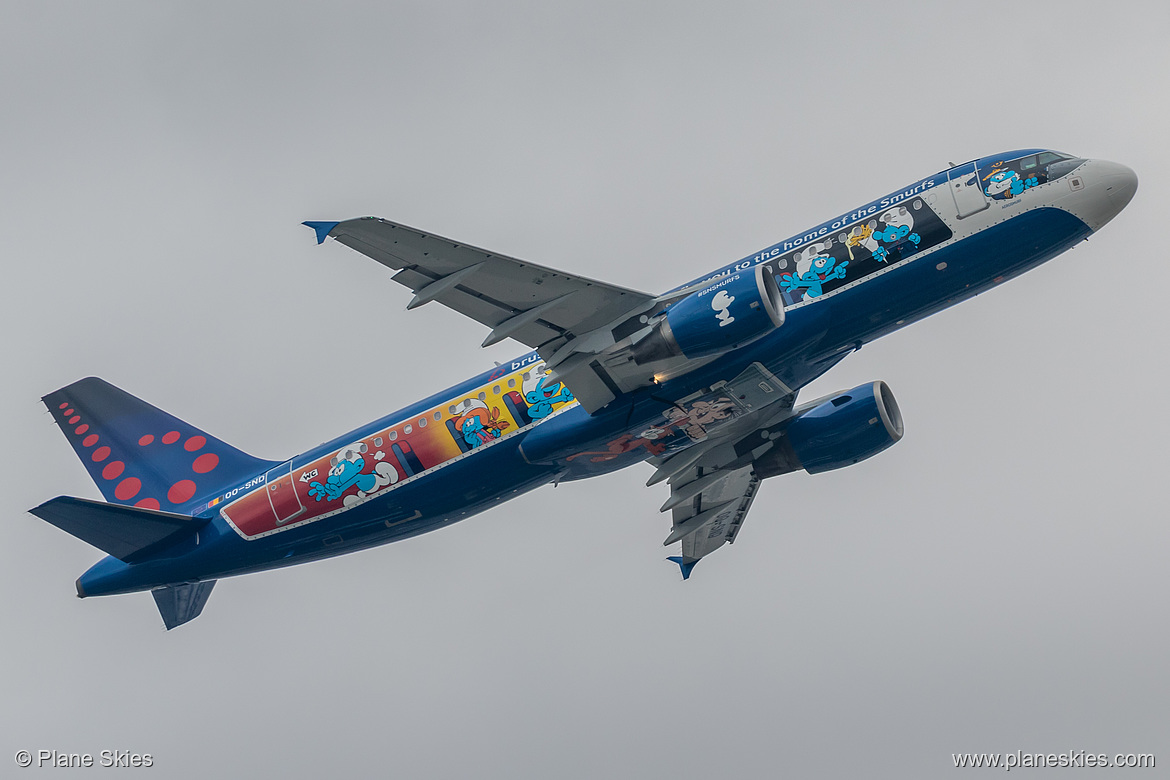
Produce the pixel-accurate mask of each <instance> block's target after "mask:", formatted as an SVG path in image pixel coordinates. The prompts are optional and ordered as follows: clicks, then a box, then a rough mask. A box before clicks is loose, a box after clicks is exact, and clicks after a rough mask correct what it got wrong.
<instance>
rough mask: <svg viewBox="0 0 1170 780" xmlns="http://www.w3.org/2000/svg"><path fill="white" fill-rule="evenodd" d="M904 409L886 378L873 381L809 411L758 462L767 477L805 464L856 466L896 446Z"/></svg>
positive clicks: (816, 468) (818, 468)
mask: <svg viewBox="0 0 1170 780" xmlns="http://www.w3.org/2000/svg"><path fill="white" fill-rule="evenodd" d="M903 430H904V429H903V426H902V412H901V410H899V409H898V402H897V401H896V400H894V393H893V392H892V391H891V390H890V387H889V385H887V384H886V383H885V382H881V381H878V382H870V383H869V384H865V385H860V386H859V387H855V388H853V389H852V390H847V391H845V392H843V393H838V394H837V395H836V396H834V397H833V398H830V399H829V400H827V401H825V402H824V403H822V404H819V405H818V406H815V407H813V408H812V409H809V410H807V411H805V412H803V413H802V414H801V415H800V416H799V417H797V418H796V419H795V420H793V421H792V422H790V423H789V424H788V427H787V429H786V430H785V432H784V436H783V437H782V438H781V439H780V441H779V442H777V445H778V446H776V447H773V448H772V449H771V450H769V451H768V452H767V453H765V454H764V455H763V456H762V457H761V458H759V459H758V460H757V461H756V462H755V463H754V464H753V465H754V468H755V471H756V476H758V477H760V478H761V479H763V478H766V477H774V476H777V475H779V474H787V473H788V472H790V471H795V470H796V469H800V468H803V469H804V470H805V471H807V472H808V473H809V474H819V473H821V472H823V471H832V470H833V469H839V468H843V467H845V466H852V465H853V464H854V463H860V462H861V461H863V460H865V459H866V458H871V457H873V456H874V455H877V454H878V453H879V452H881V451H882V450H884V449H886V448H888V447H891V446H893V445H894V444H896V443H897V442H898V441H899V440H900V439H901V438H902V434H903Z"/></svg>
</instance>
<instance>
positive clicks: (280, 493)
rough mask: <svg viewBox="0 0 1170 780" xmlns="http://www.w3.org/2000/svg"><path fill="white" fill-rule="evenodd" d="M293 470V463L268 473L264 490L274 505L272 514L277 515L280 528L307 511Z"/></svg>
mask: <svg viewBox="0 0 1170 780" xmlns="http://www.w3.org/2000/svg"><path fill="white" fill-rule="evenodd" d="M291 469H292V463H291V462H289V463H285V464H284V465H281V466H277V467H276V468H274V469H272V470H271V471H269V472H268V475H267V476H266V477H265V481H264V490H265V492H266V493H268V501H269V503H270V504H272V513H273V514H274V515H276V524H277V525H278V526H279V525H284V524H285V523H287V522H288V521H289V520H292V519H293V518H294V517H296V516H297V515H299V514H301V513H302V512H304V511H305V507H304V506H303V505H302V504H301V499H300V496H298V495H297V489H296V485H294V484H293V478H292V470H291Z"/></svg>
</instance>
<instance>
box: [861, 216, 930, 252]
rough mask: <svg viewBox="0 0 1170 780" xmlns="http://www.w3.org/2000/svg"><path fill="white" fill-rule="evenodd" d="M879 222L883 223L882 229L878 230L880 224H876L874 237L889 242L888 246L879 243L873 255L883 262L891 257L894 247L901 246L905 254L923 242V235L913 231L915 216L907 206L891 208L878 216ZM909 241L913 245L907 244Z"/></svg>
mask: <svg viewBox="0 0 1170 780" xmlns="http://www.w3.org/2000/svg"><path fill="white" fill-rule="evenodd" d="M878 222H880V223H881V226H880V227H881V229H880V230H878V229H876V228H877V227H878V226H876V225H875V226H874V227H875V229H874V231H873V239H874V240H875V241H877V242H881V243H885V244H888V246H881V244H880V243H879V244H878V246H876V247H875V248H874V249H873V256H874V257H876V258H877V259H878V260H879V261H881V262H883V263H884V262H886V260H887V259H889V256H890V252H891V251H892V250H893V249H895V248H898V247H900V248H901V249H902V254H903V255H905V254H907V253H908V252H912V251H914V249H916V248H917V247H918V244H920V243H921V242H922V237H921V236H919V235H918V234H917V233H913V232H911V230H912V229H913V227H914V217H913V215H911V213H910V210H909V209H907V208H906V207H905V206H897V207H895V208H892V209H890V210H889V211H887V212H885V213H884V214H882V215H881V216H880V217H878ZM907 243H909V244H913V246H907Z"/></svg>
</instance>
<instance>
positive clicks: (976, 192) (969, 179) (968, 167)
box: [947, 162, 991, 219]
mask: <svg viewBox="0 0 1170 780" xmlns="http://www.w3.org/2000/svg"><path fill="white" fill-rule="evenodd" d="M947 180H948V181H949V183H950V190H951V196H952V197H954V199H955V215H956V216H957V217H958V218H959V219H963V218H964V217H969V216H971V215H972V214H978V213H979V212H980V211H983V210H984V209H985V208H987V207H988V206H989V205H991V202H990V201H989V200H988V199H987V195H986V194H985V193H984V192H983V186H982V183H981V182H980V181H979V172H978V171H977V170H975V163H973V162H969V163H967V164H965V165H960V166H959V167H958V168H952V169H951V170H949V171H947Z"/></svg>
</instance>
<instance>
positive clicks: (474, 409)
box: [455, 399, 531, 449]
mask: <svg viewBox="0 0 1170 780" xmlns="http://www.w3.org/2000/svg"><path fill="white" fill-rule="evenodd" d="M464 404H465V410H464V412H463V414H461V415H460V416H459V418H458V419H457V420H455V427H456V428H458V429H459V432H460V433H462V434H463V441H465V442H467V446H468V447H471V448H472V449H475V448H476V447H479V446H482V445H484V444H487V443H488V442H490V441H491V440H493V439H498V438H500V435H501V434H502V433H503V430H504V428H507V427H508V425H509V424H510V423H509V422H508V421H507V420H501V419H500V410H499V409H492V410H491V411H490V412H489V411H488V407H487V404H485V403H484V402H483V401H480V400H478V399H471V400H468V401H465V402H464ZM529 414H531V413H529Z"/></svg>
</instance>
